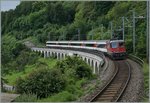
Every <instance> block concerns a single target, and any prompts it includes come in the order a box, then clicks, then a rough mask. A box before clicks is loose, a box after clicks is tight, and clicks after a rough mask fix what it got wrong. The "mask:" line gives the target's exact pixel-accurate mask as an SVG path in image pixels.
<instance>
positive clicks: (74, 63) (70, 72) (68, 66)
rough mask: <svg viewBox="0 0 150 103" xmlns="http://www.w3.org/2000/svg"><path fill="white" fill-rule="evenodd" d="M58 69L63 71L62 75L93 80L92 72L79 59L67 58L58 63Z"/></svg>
mask: <svg viewBox="0 0 150 103" xmlns="http://www.w3.org/2000/svg"><path fill="white" fill-rule="evenodd" d="M56 68H58V69H59V70H61V72H62V73H64V74H65V75H67V76H69V77H71V78H72V77H75V78H77V79H80V78H91V77H92V70H91V68H90V67H89V66H88V64H86V63H85V62H84V61H83V60H82V59H80V58H79V57H76V56H75V57H67V58H66V59H65V60H62V61H60V62H58V63H57V65H56Z"/></svg>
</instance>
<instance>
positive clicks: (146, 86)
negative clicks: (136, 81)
mask: <svg viewBox="0 0 150 103" xmlns="http://www.w3.org/2000/svg"><path fill="white" fill-rule="evenodd" d="M143 73H144V97H143V102H148V101H149V97H148V95H149V92H148V91H149V65H148V64H147V63H144V66H143Z"/></svg>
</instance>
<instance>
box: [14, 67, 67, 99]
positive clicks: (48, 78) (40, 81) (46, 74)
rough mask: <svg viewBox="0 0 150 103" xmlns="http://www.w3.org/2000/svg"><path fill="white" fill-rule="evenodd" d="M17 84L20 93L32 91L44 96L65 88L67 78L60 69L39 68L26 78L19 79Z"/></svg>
mask: <svg viewBox="0 0 150 103" xmlns="http://www.w3.org/2000/svg"><path fill="white" fill-rule="evenodd" d="M16 85H17V86H16V88H17V92H18V93H24V92H25V93H28V92H30V93H34V94H37V96H38V97H40V98H42V97H47V96H49V95H52V94H54V93H58V92H60V91H61V90H63V89H64V87H65V80H64V79H63V77H62V74H61V72H60V70H58V69H39V70H37V71H33V72H32V73H30V74H29V75H28V76H27V77H26V78H25V79H18V80H17V81H16Z"/></svg>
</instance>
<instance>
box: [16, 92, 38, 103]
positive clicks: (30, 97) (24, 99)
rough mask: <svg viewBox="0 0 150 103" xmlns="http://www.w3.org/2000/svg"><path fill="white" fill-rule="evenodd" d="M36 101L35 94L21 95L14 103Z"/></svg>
mask: <svg viewBox="0 0 150 103" xmlns="http://www.w3.org/2000/svg"><path fill="white" fill-rule="evenodd" d="M37 100H38V98H37V95H35V94H31V93H28V94H25V93H24V94H22V95H20V96H18V97H17V98H15V100H14V102H36V101H37Z"/></svg>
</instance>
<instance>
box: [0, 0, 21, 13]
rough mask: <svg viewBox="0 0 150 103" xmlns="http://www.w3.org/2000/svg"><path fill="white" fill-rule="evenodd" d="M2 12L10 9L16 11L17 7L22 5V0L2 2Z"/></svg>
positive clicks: (4, 0)
mask: <svg viewBox="0 0 150 103" xmlns="http://www.w3.org/2000/svg"><path fill="white" fill-rule="evenodd" d="M0 2H1V11H8V10H10V9H15V8H16V6H17V5H19V4H20V0H0Z"/></svg>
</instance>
